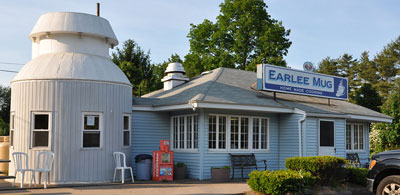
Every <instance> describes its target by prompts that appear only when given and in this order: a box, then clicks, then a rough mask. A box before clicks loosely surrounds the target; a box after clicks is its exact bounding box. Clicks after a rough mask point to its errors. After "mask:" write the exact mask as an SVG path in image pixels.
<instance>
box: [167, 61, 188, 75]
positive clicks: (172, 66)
mask: <svg viewBox="0 0 400 195" xmlns="http://www.w3.org/2000/svg"><path fill="white" fill-rule="evenodd" d="M168 73H183V74H186V72H185V69H184V68H183V66H182V64H181V63H178V62H173V63H169V64H168V67H167V69H166V70H165V74H168Z"/></svg>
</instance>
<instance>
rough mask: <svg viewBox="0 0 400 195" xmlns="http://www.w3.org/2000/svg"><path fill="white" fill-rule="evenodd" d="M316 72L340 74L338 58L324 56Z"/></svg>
mask: <svg viewBox="0 0 400 195" xmlns="http://www.w3.org/2000/svg"><path fill="white" fill-rule="evenodd" d="M316 72H318V73H322V74H328V75H333V76H339V71H338V67H337V61H336V59H331V58H330V57H326V58H324V59H323V60H322V61H321V62H320V63H319V64H318V68H317V70H316Z"/></svg>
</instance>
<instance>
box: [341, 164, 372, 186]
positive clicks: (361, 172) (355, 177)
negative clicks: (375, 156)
mask: <svg viewBox="0 0 400 195" xmlns="http://www.w3.org/2000/svg"><path fill="white" fill-rule="evenodd" d="M367 173H368V169H366V168H354V167H347V168H346V180H347V182H349V183H353V184H357V185H363V186H366V185H367Z"/></svg>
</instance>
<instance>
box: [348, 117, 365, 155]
mask: <svg viewBox="0 0 400 195" xmlns="http://www.w3.org/2000/svg"><path fill="white" fill-rule="evenodd" d="M347 125H350V127H351V129H350V133H351V137H350V141H351V144H350V145H351V149H347ZM355 125H357V126H360V125H361V126H362V127H363V130H362V131H363V137H362V138H361V139H362V140H363V149H357V150H355V149H354V126H355ZM367 127H368V125H365V124H364V123H346V134H345V135H346V140H345V141H346V151H347V152H365V151H366V140H367V137H366V136H367V133H368V132H367V131H368V129H367ZM358 147H359V148H360V136H358Z"/></svg>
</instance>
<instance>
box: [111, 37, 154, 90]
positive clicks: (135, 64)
mask: <svg viewBox="0 0 400 195" xmlns="http://www.w3.org/2000/svg"><path fill="white" fill-rule="evenodd" d="M112 61H113V62H114V63H115V64H116V65H118V66H119V68H121V70H122V71H123V72H124V73H125V75H126V76H127V77H128V79H129V81H130V82H131V84H132V94H133V95H134V96H140V95H142V94H145V93H148V92H151V91H153V90H154V89H153V88H152V85H151V84H152V82H153V80H152V79H153V77H152V70H151V69H150V52H149V51H148V52H147V53H146V52H144V51H143V50H142V49H141V48H140V46H139V45H138V44H137V43H136V42H135V41H134V40H132V39H128V40H127V41H125V42H124V44H123V46H122V49H120V48H116V52H113V53H112Z"/></svg>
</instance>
